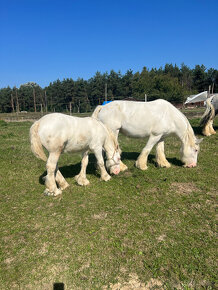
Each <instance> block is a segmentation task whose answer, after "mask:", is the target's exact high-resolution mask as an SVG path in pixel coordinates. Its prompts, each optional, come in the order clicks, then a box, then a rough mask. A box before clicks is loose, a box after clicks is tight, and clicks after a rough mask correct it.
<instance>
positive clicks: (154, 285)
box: [103, 274, 164, 290]
mask: <svg viewBox="0 0 218 290" xmlns="http://www.w3.org/2000/svg"><path fill="white" fill-rule="evenodd" d="M103 289H104V290H106V289H112V290H151V289H164V287H163V283H162V282H161V281H160V280H158V279H153V278H151V279H150V280H149V281H148V282H147V283H142V282H140V281H139V278H138V276H137V275H136V274H130V275H129V281H128V282H118V283H116V284H110V286H109V287H107V286H104V287H103Z"/></svg>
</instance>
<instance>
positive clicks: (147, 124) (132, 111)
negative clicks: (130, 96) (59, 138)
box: [92, 99, 202, 171]
mask: <svg viewBox="0 0 218 290" xmlns="http://www.w3.org/2000/svg"><path fill="white" fill-rule="evenodd" d="M92 116H93V117H95V118H98V119H99V120H100V121H102V122H103V123H104V124H106V125H107V126H108V127H110V128H111V130H112V131H113V132H114V133H115V135H116V138H118V134H119V132H122V133H123V134H124V135H127V136H129V137H140V138H145V137H149V139H148V142H147V144H146V146H145V147H144V148H143V150H142V152H141V154H140V155H139V157H138V159H137V160H136V167H137V168H139V169H141V170H146V169H147V158H148V155H149V153H150V151H151V149H152V148H153V146H154V145H156V144H157V146H156V160H157V164H158V165H159V166H160V167H170V163H169V162H168V161H167V160H166V157H165V153H164V139H165V138H166V137H167V136H169V135H171V134H175V135H176V136H177V137H178V138H179V139H180V140H181V143H182V147H181V155H182V161H183V163H184V164H185V165H184V166H186V167H195V166H196V165H197V156H198V152H199V143H200V142H201V141H202V139H201V140H198V139H197V138H196V137H195V135H194V132H193V129H192V127H191V125H190V123H189V121H188V119H187V118H186V117H185V116H184V115H183V114H182V113H181V112H180V111H179V110H178V109H177V108H175V107H174V106H173V105H172V104H170V103H169V102H167V101H165V100H162V99H159V100H155V101H151V102H134V101H113V102H111V103H109V104H107V105H105V106H97V107H96V109H95V111H94V112H93V114H92ZM120 169H121V171H124V170H126V169H127V166H126V165H125V164H123V163H122V162H121V163H120Z"/></svg>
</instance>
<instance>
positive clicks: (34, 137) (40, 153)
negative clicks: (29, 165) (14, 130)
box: [30, 121, 47, 161]
mask: <svg viewBox="0 0 218 290" xmlns="http://www.w3.org/2000/svg"><path fill="white" fill-rule="evenodd" d="M38 128H39V122H38V121H36V122H35V123H34V124H33V125H32V126H31V128H30V143H31V150H32V152H33V154H34V155H35V156H36V157H37V158H39V159H41V160H44V161H47V157H46V155H45V152H44V150H43V147H42V143H41V140H40V138H39V134H38Z"/></svg>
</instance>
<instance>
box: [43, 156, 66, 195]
mask: <svg viewBox="0 0 218 290" xmlns="http://www.w3.org/2000/svg"><path fill="white" fill-rule="evenodd" d="M59 157H60V152H52V153H50V154H49V157H48V160H47V163H46V169H47V175H46V177H45V185H46V189H45V191H44V193H45V194H46V195H53V196H57V195H59V194H61V193H62V191H61V189H58V188H57V185H56V182H55V171H56V168H57V162H58V159H59Z"/></svg>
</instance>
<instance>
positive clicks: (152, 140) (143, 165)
mask: <svg viewBox="0 0 218 290" xmlns="http://www.w3.org/2000/svg"><path fill="white" fill-rule="evenodd" d="M161 137H162V135H158V136H154V135H150V137H149V139H148V142H147V144H146V146H145V147H144V148H143V150H142V152H141V154H140V155H139V157H138V159H137V160H136V163H135V165H136V167H137V168H139V169H141V170H146V169H147V168H148V167H147V160H148V155H149V153H150V152H151V149H152V148H153V146H154V145H155V144H156V143H157V142H159V140H160V139H161Z"/></svg>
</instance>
